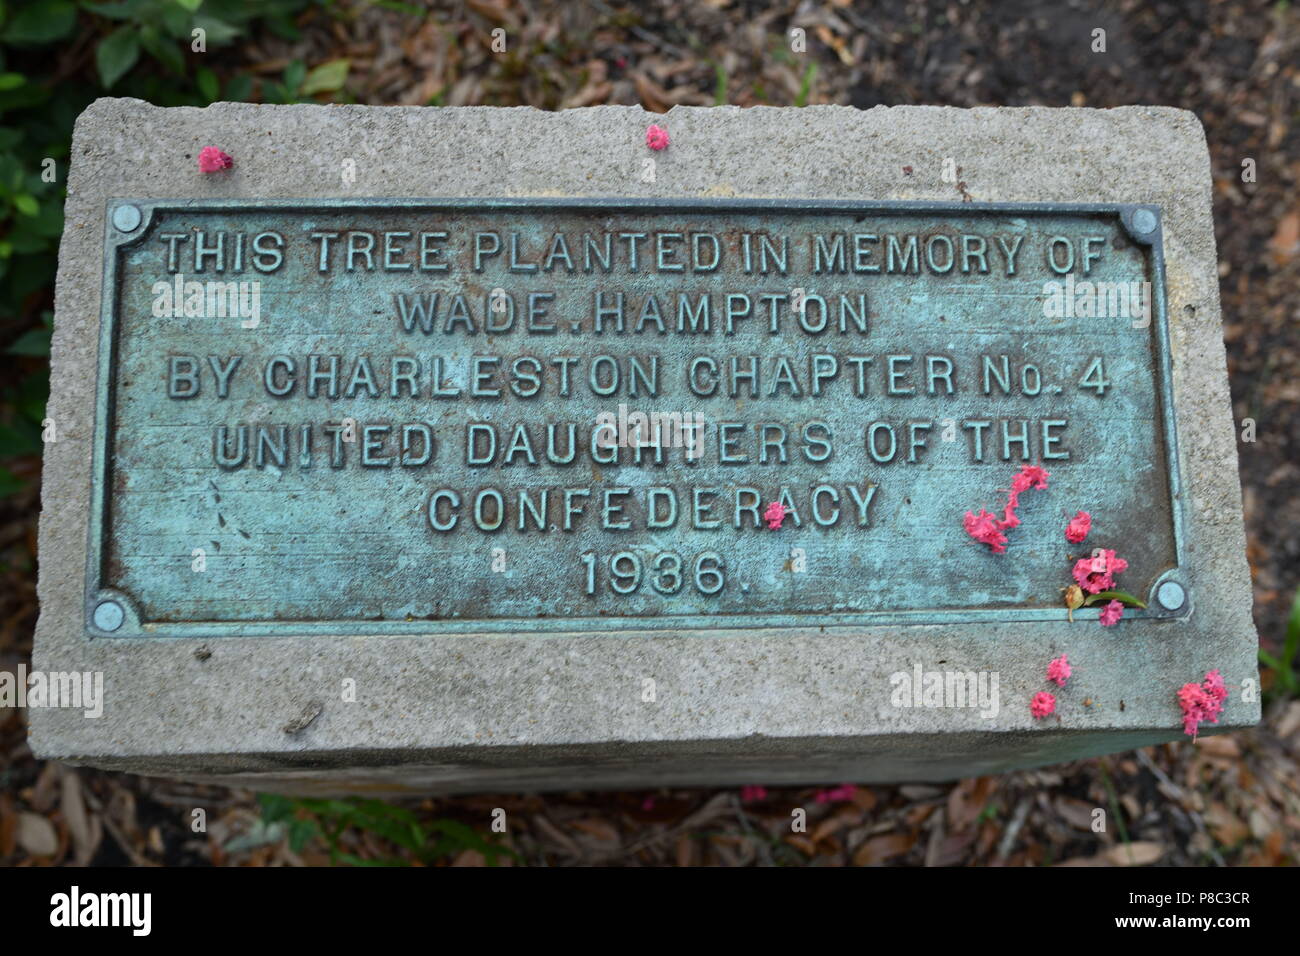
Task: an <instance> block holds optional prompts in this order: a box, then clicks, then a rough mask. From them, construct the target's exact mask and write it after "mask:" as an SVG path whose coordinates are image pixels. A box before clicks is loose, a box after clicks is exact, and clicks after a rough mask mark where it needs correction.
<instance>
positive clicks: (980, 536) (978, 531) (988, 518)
mask: <svg viewBox="0 0 1300 956" xmlns="http://www.w3.org/2000/svg"><path fill="white" fill-rule="evenodd" d="M1047 478H1048V473H1047V472H1046V471H1044V470H1043V469H1042V468H1040V467H1038V466H1037V465H1021V466H1020V471H1018V472H1016V473H1015V474H1014V475H1012V476H1011V490H1010V491H1008V492H1007V503H1006V505H1005V506H1004V507H1003V509H1002V517H1001V518H998V517H997V515H993V514H989V512H987V511H985V510H984V509H983V508H981V509H980V513H979V514H975V513H974V512H971V511H968V512H966V516H965V518H963V519H962V527H964V528H965V529H966V533H967V534H968V535H970V536H971V537H972V538H974V539H975V540H976V541H978V542H979V543H980V544H987V545H988V546H989V549H990V550H991V551H992V552H993V553H994V554H1002V553H1003V552H1005V551H1006V550H1007V547H1006V546H1007V536H1006V534H1005V533H1004V532H1007V531H1010V530H1011V529H1012V528H1015V527H1018V526H1019V524H1020V518H1019V516H1018V515H1017V514H1016V509H1017V508H1018V507H1020V494H1021V492H1024V491H1028V490H1029V489H1030V488H1035V489H1044V490H1045V489H1046V488H1047Z"/></svg>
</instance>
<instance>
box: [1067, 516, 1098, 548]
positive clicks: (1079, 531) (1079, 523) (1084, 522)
mask: <svg viewBox="0 0 1300 956" xmlns="http://www.w3.org/2000/svg"><path fill="white" fill-rule="evenodd" d="M1091 530H1092V515H1090V514H1088V512H1086V511H1080V512H1079V513H1078V514H1076V515H1075V516H1074V517H1073V518H1071V519H1070V523H1069V524H1067V525H1066V526H1065V540H1066V541H1069V542H1070V543H1071V544H1079V543H1080V542H1082V541H1083V539H1084V538H1086V537H1088V532H1089V531H1091Z"/></svg>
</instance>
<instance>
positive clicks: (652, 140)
mask: <svg viewBox="0 0 1300 956" xmlns="http://www.w3.org/2000/svg"><path fill="white" fill-rule="evenodd" d="M645 144H646V145H647V146H649V147H650V148H651V149H653V150H655V151H656V152H658V151H659V150H661V149H667V148H668V130H666V129H664V128H663V127H662V126H658V125H655V124H653V123H652V124H651V125H650V128H649V129H648V130H646V131H645Z"/></svg>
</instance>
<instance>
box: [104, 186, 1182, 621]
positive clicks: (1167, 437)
mask: <svg viewBox="0 0 1300 956" xmlns="http://www.w3.org/2000/svg"><path fill="white" fill-rule="evenodd" d="M128 206H129V207H134V208H135V209H137V210H139V211H140V213H141V215H140V216H139V218H138V219H137V218H135V217H131V221H129V222H127V221H125V220H123V219H119V210H121V209H122V208H123V207H128ZM359 206H360V207H365V208H376V207H383V208H408V209H431V210H432V209H474V210H480V211H483V210H486V211H491V210H518V209H538V208H542V209H546V208H555V209H570V210H610V211H617V210H629V211H633V210H634V211H639V212H655V211H665V212H667V211H678V210H691V211H710V210H712V211H716V212H719V213H733V214H734V213H740V212H764V211H796V212H798V211H805V212H826V213H834V212H842V213H861V212H870V213H875V214H885V215H890V214H894V215H904V214H925V213H932V214H936V215H954V214H962V215H970V214H972V213H980V214H985V213H988V214H1019V215H1027V216H1032V215H1059V214H1067V215H1071V214H1073V215H1110V216H1116V217H1117V218H1118V219H1119V221H1120V225H1121V228H1123V229H1125V231H1126V232H1127V233H1128V234H1129V235H1130V237H1131V238H1133V239H1134V240H1135V241H1136V242H1138V243H1139V244H1142V245H1146V246H1149V247H1150V254H1149V259H1148V263H1149V267H1150V270H1151V284H1152V290H1153V295H1154V305H1155V308H1154V309H1153V310H1152V312H1153V315H1152V319H1153V321H1154V323H1155V327H1154V329H1153V332H1154V338H1155V346H1156V356H1155V359H1156V361H1155V371H1156V392H1157V395H1158V398H1159V401H1160V406H1161V415H1160V418H1161V424H1162V426H1163V428H1164V435H1163V439H1164V447H1165V459H1166V474H1167V476H1168V481H1169V499H1170V513H1171V518H1172V521H1173V534H1174V554H1175V559H1176V562H1177V563H1176V565H1175V567H1173V568H1169V569H1166V570H1165V571H1164V572H1163V573H1162V574H1160V575H1159V576H1158V577H1157V578H1156V580H1155V582H1154V584H1153V585H1152V587H1151V591H1150V593H1149V595H1148V601H1147V603H1148V605H1149V607H1148V609H1147V610H1145V611H1143V610H1130V611H1129V612H1128V614H1127V616H1128V617H1129V618H1133V619H1147V620H1154V621H1167V620H1171V619H1176V618H1185V617H1187V616H1189V615H1190V614H1191V613H1192V609H1193V601H1192V598H1191V595H1190V593H1189V592H1188V590H1187V587H1186V581H1185V577H1184V575H1183V571H1182V569H1183V567H1184V564H1185V551H1184V548H1185V525H1184V517H1183V507H1182V505H1183V502H1182V481H1181V476H1180V471H1179V456H1178V441H1177V416H1176V413H1175V409H1174V405H1173V376H1172V356H1171V353H1170V342H1169V329H1168V314H1167V299H1166V290H1165V264H1164V247H1163V223H1162V217H1161V210H1160V207H1159V206H1158V205H1153V204H1146V203H1015V202H1013V203H992V202H990V203H974V202H930V201H912V200H875V201H866V202H864V201H861V200H847V199H803V200H800V199H711V198H710V199H704V198H695V199H692V198H685V199H659V198H646V199H641V198H625V197H608V198H598V197H511V198H500V197H498V198H484V199H480V198H467V197H446V198H418V197H395V198H394V197H345V198H330V199H203V198H179V199H127V198H120V197H119V198H109V199H108V200H106V202H105V222H104V228H105V237H104V268H103V272H102V276H103V280H102V281H103V285H102V288H101V295H100V336H99V339H100V340H99V355H98V362H97V368H96V384H95V428H94V438H93V447H92V453H93V462H92V467H91V488H90V516H89V517H90V520H89V527H88V531H87V537H88V542H87V559H86V581H85V584H86V590H85V618H84V620H85V622H86V633H87V636H88V637H90V638H114V637H116V638H133V637H134V638H139V637H157V638H216V637H261V636H267V637H276V636H281V637H290V636H317V635H320V636H326V635H361V636H401V635H446V634H468V633H476V634H493V633H496V634H512V633H517V632H518V631H519V629H520V627H521V626H523V625H525V624H526V625H527V628H528V629H529V630H530V631H531V632H533V633H535V634H537V635H538V636H543V635H545V634H546V633H556V632H591V631H598V632H605V633H610V632H613V633H617V632H618V631H619V630H627V631H642V632H644V631H647V630H676V629H696V628H707V629H710V630H717V631H734V630H740V629H752V628H782V627H785V628H797V627H808V626H809V625H810V624H816V625H818V626H820V627H822V628H826V627H834V628H839V627H863V626H882V625H914V626H920V625H943V624H954V623H1010V622H1036V621H1064V620H1066V619H1067V611H1066V609H1065V608H1064V607H1060V608H964V609H960V610H944V611H938V610H928V611H927V610H912V611H855V612H851V613H837V614H825V613H817V612H809V613H807V614H789V613H783V614H753V615H744V614H728V615H712V616H711V615H659V616H655V617H634V616H621V617H564V618H545V617H533V618H518V617H514V618H490V619H480V618H444V619H438V620H427V619H419V620H409V621H405V620H404V621H373V620H340V621H256V622H247V621H210V622H208V621H204V622H185V623H182V624H175V623H171V622H165V623H155V622H144V621H142V620H141V619H140V617H139V614H138V611H137V609H136V607H135V602H134V601H132V600H131V598H130V596H129V595H126V594H124V593H122V592H120V591H117V590H115V589H106V588H103V587H101V581H102V573H103V550H104V548H103V546H104V535H105V533H106V531H107V499H106V493H107V485H108V476H109V472H110V467H109V465H110V462H109V459H108V451H107V448H108V431H109V429H108V422H109V421H110V420H111V417H112V412H113V397H112V394H111V392H112V389H111V388H110V384H111V382H112V377H111V374H112V367H113V356H114V353H115V350H116V345H117V336H116V328H117V318H118V316H117V311H118V310H117V295H116V291H117V260H118V252H119V250H120V249H122V248H123V247H125V246H127V245H130V244H131V243H132V242H134V241H136V240H138V239H139V238H141V237H143V236H144V235H145V234H146V233H147V232H148V226H149V224H150V221H151V220H152V218H153V213H154V211H156V210H186V209H203V210H215V211H220V210H249V209H289V210H291V209H299V210H310V209H320V210H323V211H328V210H337V209H350V208H356V207H359ZM1139 211H1142V212H1143V213H1150V214H1151V216H1153V217H1154V225H1153V226H1152V227H1151V228H1149V229H1139V228H1136V227H1135V223H1134V218H1133V217H1134V214H1135V213H1137V212H1139ZM118 223H121V224H122V226H129V228H123V227H119V225H118ZM1170 581H1173V582H1175V583H1177V584H1178V585H1179V587H1180V588H1181V589H1182V594H1183V600H1182V603H1181V604H1180V605H1179V606H1178V607H1177V608H1173V609H1164V608H1162V607H1161V606H1160V605H1159V603H1158V601H1157V600H1156V595H1157V593H1158V592H1159V590H1160V588H1161V587H1162V586H1163V585H1165V584H1166V583H1168V582H1170ZM105 605H115V606H116V607H115V608H112V610H113V611H114V612H115V613H116V616H117V617H118V618H120V621H119V623H117V625H116V626H115V627H113V628H111V629H108V630H106V629H104V628H102V627H99V626H97V624H96V612H97V611H102V610H103V609H104V607H105ZM1074 613H1075V616H1077V617H1080V618H1082V619H1085V620H1086V619H1089V618H1095V617H1096V616H1098V615H1099V613H1100V612H1099V610H1093V609H1080V610H1079V611H1076V612H1074Z"/></svg>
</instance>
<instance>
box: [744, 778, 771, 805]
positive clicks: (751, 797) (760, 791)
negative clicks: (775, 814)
mask: <svg viewBox="0 0 1300 956" xmlns="http://www.w3.org/2000/svg"><path fill="white" fill-rule="evenodd" d="M766 799H767V787H759V786H756V785H755V784H752V783H751V784H746V785H745V786H743V787H741V788H740V802H741V803H753V802H754V801H755V800H766Z"/></svg>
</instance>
